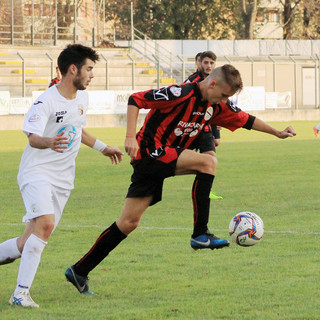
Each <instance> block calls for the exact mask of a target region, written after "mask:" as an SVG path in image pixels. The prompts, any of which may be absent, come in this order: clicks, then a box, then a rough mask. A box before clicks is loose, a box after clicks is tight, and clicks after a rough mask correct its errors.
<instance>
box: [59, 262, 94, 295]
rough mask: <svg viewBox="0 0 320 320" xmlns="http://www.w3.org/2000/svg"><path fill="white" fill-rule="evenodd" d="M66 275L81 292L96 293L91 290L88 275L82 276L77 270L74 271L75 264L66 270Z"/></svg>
mask: <svg viewBox="0 0 320 320" xmlns="http://www.w3.org/2000/svg"><path fill="white" fill-rule="evenodd" d="M65 276H66V278H67V280H68V281H69V282H71V283H72V284H73V285H74V286H75V287H76V288H77V289H78V291H79V292H80V293H83V294H89V295H95V293H94V292H92V291H90V290H89V286H88V281H89V279H88V277H84V276H80V275H79V274H76V272H75V271H74V266H71V267H69V268H68V269H67V270H66V272H65Z"/></svg>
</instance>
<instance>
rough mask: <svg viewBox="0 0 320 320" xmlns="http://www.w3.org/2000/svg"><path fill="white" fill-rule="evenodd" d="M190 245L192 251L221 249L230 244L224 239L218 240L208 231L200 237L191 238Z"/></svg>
mask: <svg viewBox="0 0 320 320" xmlns="http://www.w3.org/2000/svg"><path fill="white" fill-rule="evenodd" d="M190 245H191V247H192V249H194V250H198V249H211V250H213V249H221V248H223V247H228V246H229V245H230V242H229V241H228V240H226V239H220V238H218V237H216V236H215V235H214V234H212V233H210V232H209V230H208V231H207V232H206V233H205V234H202V235H200V236H197V237H195V238H193V237H191V242H190Z"/></svg>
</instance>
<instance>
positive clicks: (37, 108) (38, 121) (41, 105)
mask: <svg viewBox="0 0 320 320" xmlns="http://www.w3.org/2000/svg"><path fill="white" fill-rule="evenodd" d="M87 109H88V94H87V92H86V91H83V90H78V92H77V96H76V98H75V99H73V100H67V99H66V98H64V97H63V96H62V95H61V94H60V93H59V91H58V89H57V87H56V86H55V85H54V86H52V87H50V88H49V89H47V90H46V91H45V92H44V93H43V94H41V95H40V97H39V98H38V99H37V100H36V101H35V102H34V103H33V105H32V106H31V108H30V109H29V111H28V113H27V114H26V118H25V121H24V127H23V132H24V133H25V134H26V135H27V136H28V135H29V134H30V133H34V134H37V135H39V136H42V137H54V136H56V135H57V134H59V133H61V132H62V131H64V132H65V133H64V136H66V137H68V139H69V144H68V148H67V149H66V150H65V151H64V152H63V153H59V152H56V151H53V150H52V149H50V148H47V149H37V148H32V147H31V146H30V144H29V143H28V145H27V147H26V149H25V150H24V152H23V154H22V158H21V162H20V167H19V173H18V184H19V187H20V189H22V188H23V186H24V185H26V184H27V183H33V182H37V181H46V182H49V183H51V184H52V185H54V186H57V187H60V188H64V189H73V187H74V177H75V159H76V157H77V155H78V152H79V148H80V144H81V135H82V128H83V127H84V126H85V124H86V112H87Z"/></svg>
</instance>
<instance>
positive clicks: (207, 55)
mask: <svg viewBox="0 0 320 320" xmlns="http://www.w3.org/2000/svg"><path fill="white" fill-rule="evenodd" d="M204 58H210V59H212V60H214V61H216V60H217V56H216V54H215V53H214V52H212V51H203V52H202V53H201V54H200V59H201V61H202V60H203V59H204Z"/></svg>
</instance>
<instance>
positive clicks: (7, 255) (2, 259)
mask: <svg viewBox="0 0 320 320" xmlns="http://www.w3.org/2000/svg"><path fill="white" fill-rule="evenodd" d="M17 239H18V238H13V239H9V240H7V241H5V242H2V243H0V265H1V264H6V263H10V262H13V261H14V260H16V259H18V258H20V257H21V252H20V251H19V249H18V246H17Z"/></svg>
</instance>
